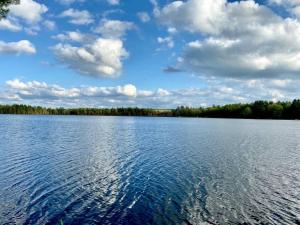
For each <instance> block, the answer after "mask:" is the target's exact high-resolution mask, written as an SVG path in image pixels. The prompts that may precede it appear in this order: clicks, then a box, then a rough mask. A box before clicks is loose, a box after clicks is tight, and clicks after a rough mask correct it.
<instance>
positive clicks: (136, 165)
mask: <svg viewBox="0 0 300 225" xmlns="http://www.w3.org/2000/svg"><path fill="white" fill-rule="evenodd" d="M0 144H1V145H0V146H1V147H0V224H59V221H60V220H61V219H62V220H63V221H64V223H65V224H300V216H299V215H300V163H299V162H300V123H299V122H298V121H263V120H222V119H182V118H136V117H71V116H68V117H63V116H56V117H50V116H49V117H48V116H0Z"/></svg>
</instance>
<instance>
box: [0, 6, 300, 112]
mask: <svg viewBox="0 0 300 225" xmlns="http://www.w3.org/2000/svg"><path fill="white" fill-rule="evenodd" d="M298 18H300V3H299V1H297V0H268V1H252V0H249V1H226V0H186V1H165V0H162V1H158V0H157V1H156V0H143V1H138V2H137V3H134V4H133V2H132V1H129V0H119V1H117V0H89V1H87V0H56V1H38V0H21V4H20V5H15V6H11V7H10V14H9V15H8V17H7V19H4V20H2V21H0V60H1V62H2V64H1V72H0V103H3V104H4V103H5V104H6V103H8V104H12V103H24V104H33V105H45V106H53V107H56V106H65V107H80V106H88V107H114V106H116V107H117V106H140V107H156V108H173V107H176V106H179V105H188V106H194V107H198V106H208V105H213V104H226V103H234V102H250V101H254V100H257V99H265V100H273V101H279V100H291V99H293V98H297V97H299V92H298V90H297V85H298V84H299V78H298V74H299V72H300V60H299V59H300V40H298V39H299V35H300V22H299V19H298Z"/></svg>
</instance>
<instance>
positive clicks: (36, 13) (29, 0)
mask: <svg viewBox="0 0 300 225" xmlns="http://www.w3.org/2000/svg"><path fill="white" fill-rule="evenodd" d="M9 10H10V14H11V15H12V16H14V17H17V18H20V19H23V20H24V21H26V22H27V23H29V24H32V23H37V22H39V21H41V19H42V14H44V13H45V12H47V11H48V8H47V7H46V6H45V5H43V4H39V3H37V2H35V1H33V0H21V1H20V4H17V5H11V6H9Z"/></svg>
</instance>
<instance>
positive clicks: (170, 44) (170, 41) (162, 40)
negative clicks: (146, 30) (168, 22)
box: [157, 37, 174, 48]
mask: <svg viewBox="0 0 300 225" xmlns="http://www.w3.org/2000/svg"><path fill="white" fill-rule="evenodd" d="M157 42H158V43H159V44H165V45H167V47H168V48H173V47H174V41H173V38H172V37H164V38H163V37H158V38H157Z"/></svg>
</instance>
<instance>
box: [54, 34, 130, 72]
mask: <svg viewBox="0 0 300 225" xmlns="http://www.w3.org/2000/svg"><path fill="white" fill-rule="evenodd" d="M52 49H53V51H54V53H55V55H56V56H57V57H58V59H59V60H60V61H62V62H63V63H65V64H66V65H67V66H68V67H70V68H72V69H74V70H76V71H78V72H79V73H81V74H84V75H89V76H95V77H100V76H104V77H115V76H117V75H119V74H120V72H121V70H122V60H123V59H125V58H126V57H128V54H129V53H128V52H127V51H126V50H125V49H124V47H123V42H122V41H121V40H118V39H104V38H99V39H97V40H95V41H94V42H92V43H90V44H85V45H83V46H81V47H76V46H72V45H69V44H57V45H56V46H54V47H53V48H52Z"/></svg>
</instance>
